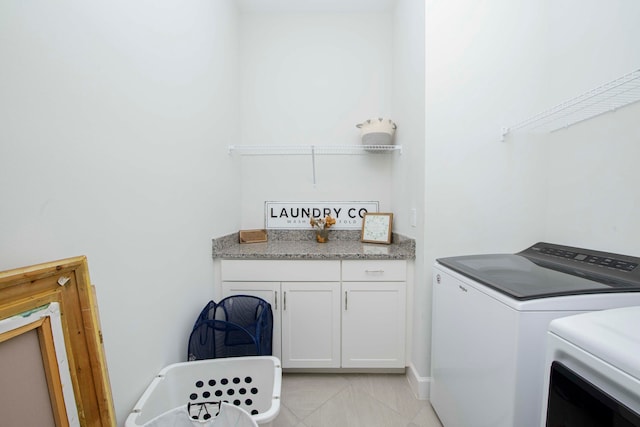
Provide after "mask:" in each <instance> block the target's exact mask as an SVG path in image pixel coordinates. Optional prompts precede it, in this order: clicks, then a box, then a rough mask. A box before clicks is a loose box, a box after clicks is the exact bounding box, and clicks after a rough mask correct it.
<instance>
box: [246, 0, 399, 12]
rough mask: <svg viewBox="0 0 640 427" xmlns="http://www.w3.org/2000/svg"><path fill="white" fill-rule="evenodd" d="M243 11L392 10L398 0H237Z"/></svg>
mask: <svg viewBox="0 0 640 427" xmlns="http://www.w3.org/2000/svg"><path fill="white" fill-rule="evenodd" d="M237 2H238V5H239V7H240V10H241V11H243V12H326V13H341V12H390V11H392V10H393V8H394V6H395V3H396V0H237Z"/></svg>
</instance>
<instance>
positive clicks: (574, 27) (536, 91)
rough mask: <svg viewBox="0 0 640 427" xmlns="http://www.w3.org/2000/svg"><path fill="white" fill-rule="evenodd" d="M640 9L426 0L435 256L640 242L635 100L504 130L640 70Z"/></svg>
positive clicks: (626, 248) (620, 0) (429, 248)
mask: <svg viewBox="0 0 640 427" xmlns="http://www.w3.org/2000/svg"><path fill="white" fill-rule="evenodd" d="M578 12H579V13H578ZM639 17H640V5H638V3H637V2H633V1H629V0H616V1H612V2H606V4H605V3H604V2H600V1H595V0H593V1H587V2H584V1H579V0H574V1H567V2H553V1H547V2H527V3H522V2H511V1H507V0H492V1H481V2H478V1H472V0H469V1H459V2H455V3H451V2H441V1H436V0H433V1H429V2H427V10H426V28H427V34H426V44H427V47H426V52H427V58H426V81H427V89H426V93H427V95H426V103H427V104H426V105H427V107H426V118H427V131H426V144H427V150H426V162H425V164H426V194H425V197H426V200H425V217H426V219H425V221H426V225H425V237H424V241H425V263H426V264H427V266H430V265H431V264H432V263H433V261H434V260H435V259H436V258H438V257H441V256H450V255H463V254H472V253H490V252H505V253H509V252H511V253H513V252H515V251H518V250H521V249H524V248H525V247H527V246H529V245H531V244H533V243H535V242H536V241H539V240H547V241H551V242H556V243H562V244H567V245H575V246H583V247H590V248H596V249H602V250H611V251H618V252H621V253H629V254H635V255H638V254H640V250H639V249H638V244H637V236H638V235H639V232H640V230H639V227H640V226H639V224H638V221H637V218H638V217H639V214H640V199H639V196H638V192H637V191H635V189H634V184H635V183H636V182H638V181H639V180H640V172H638V168H637V167H636V162H635V160H636V159H637V158H638V155H639V154H640V144H638V142H640V141H639V139H640V135H639V133H640V132H639V130H638V126H637V117H638V113H639V112H640V109H639V106H638V105H634V106H630V107H627V108H625V109H622V110H620V111H618V112H615V113H611V114H607V115H605V116H601V117H599V118H596V119H593V120H591V121H588V122H585V123H583V124H581V125H576V126H574V127H571V128H569V129H568V130H562V131H559V132H556V133H553V134H542V135H539V134H535V133H514V134H511V135H509V136H508V137H507V140H506V141H505V142H500V139H499V138H500V128H501V127H502V126H509V125H512V124H515V123H518V122H519V121H520V120H523V119H525V118H527V117H529V116H531V115H533V114H535V113H538V112H540V111H542V110H544V109H547V108H550V107H552V106H554V105H556V104H558V103H560V102H562V101H565V100H566V99H568V98H570V97H572V96H575V95H579V94H581V93H582V92H585V91H587V90H589V89H592V88H594V87H596V86H598V85H600V84H602V83H605V82H607V81H609V80H611V79H613V78H616V77H619V76H621V75H622V74H625V73H627V72H630V71H632V70H634V69H637V68H638V64H639V63H640V50H638V49H637V47H636V46H635V43H634V41H635V40H637V39H638V36H639V32H640V30H639V29H638V26H637V25H636V23H637V22H638V18H639ZM430 274H431V273H430V269H429V268H427V274H426V277H425V280H430V279H429V276H430ZM425 319H426V320H425V326H424V328H425V330H427V331H429V330H430V314H429V315H428V316H426V317H425ZM422 357H423V358H424V359H423V360H425V361H426V363H425V365H420V366H427V367H428V365H429V354H428V352H425V353H424V354H422ZM416 363H418V362H416ZM425 369H427V368H425Z"/></svg>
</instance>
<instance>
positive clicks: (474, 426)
mask: <svg viewBox="0 0 640 427" xmlns="http://www.w3.org/2000/svg"><path fill="white" fill-rule="evenodd" d="M638 265H640V258H636V257H629V256H624V255H617V254H610V253H604V252H599V251H592V250H587V249H580V248H573V247H567V246H560V245H554V244H549V243H537V244H535V245H533V246H532V247H530V248H528V249H526V250H524V251H522V252H520V253H518V254H498V255H472V256H461V257H451V258H442V259H438V260H437V262H436V264H435V267H434V284H433V333H432V347H431V348H432V366H431V372H432V384H431V396H430V400H431V403H432V405H433V407H434V409H435V411H436V413H437V414H438V416H439V417H440V420H441V421H442V424H443V425H444V427H539V426H540V423H541V418H542V416H541V414H542V412H543V404H542V402H543V388H544V378H545V348H546V335H547V329H548V326H549V323H550V322H551V321H552V320H553V319H556V318H560V317H566V316H570V315H575V314H580V313H585V312H592V311H598V310H604V309H612V308H618V307H626V306H631V305H639V306H640V268H639V267H638Z"/></svg>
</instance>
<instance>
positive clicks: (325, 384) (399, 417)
mask: <svg viewBox="0 0 640 427" xmlns="http://www.w3.org/2000/svg"><path fill="white" fill-rule="evenodd" d="M271 427H442V425H441V424H440V422H439V420H438V417H437V416H436V414H435V413H434V412H433V409H432V408H431V405H430V404H429V402H428V401H426V400H418V399H416V398H415V396H414V394H413V392H412V391H411V389H410V388H409V383H408V382H407V378H406V376H405V375H404V374H297V373H296V374H292V373H285V374H283V378H282V402H281V409H280V414H279V415H278V417H277V418H276V419H275V420H274V421H273V422H272V423H271Z"/></svg>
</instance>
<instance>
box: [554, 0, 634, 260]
mask: <svg viewBox="0 0 640 427" xmlns="http://www.w3.org/2000/svg"><path fill="white" fill-rule="evenodd" d="M578 8H579V9H580V11H581V12H580V13H579V14H576V13H575V10H577V9H578ZM552 12H553V13H551V14H550V25H549V26H548V30H549V32H550V33H551V34H552V36H553V38H554V40H556V41H557V42H556V43H554V44H552V45H550V46H549V55H550V58H551V61H550V63H549V70H548V75H549V78H548V99H549V105H556V104H558V103H560V102H562V101H564V100H566V99H569V98H571V97H574V96H577V95H580V94H582V93H584V92H586V91H588V90H591V89H593V88H595V87H598V86H600V85H602V84H604V83H606V82H609V81H611V80H613V79H616V78H618V77H620V76H622V75H624V74H626V73H629V72H631V71H634V70H637V69H638V68H640V49H638V46H637V43H635V41H636V40H638V38H639V37H640V27H639V26H638V21H639V19H640V4H639V3H638V2H635V1H629V0H615V1H610V2H606V4H605V3H602V2H599V1H594V0H591V1H586V2H585V1H577V0H575V1H569V2H560V3H557V2H556V3H553V9H552ZM568 22H570V23H571V25H567V23H568ZM638 117H640V105H638V104H635V105H632V106H629V107H625V108H622V109H620V110H618V111H616V112H612V113H607V114H605V115H602V116H600V117H597V118H595V119H592V120H590V121H587V122H583V123H581V124H578V125H575V126H572V127H570V128H568V129H563V130H559V131H557V132H554V133H553V134H551V135H550V136H549V137H548V141H547V144H548V157H547V163H546V164H545V165H543V167H544V169H545V171H546V173H547V174H548V175H549V176H552V177H556V179H554V181H553V183H550V185H549V195H548V202H547V207H548V209H547V217H546V236H545V238H546V239H547V240H549V241H555V242H561V243H564V244H567V245H573V246H578V247H591V248H595V249H600V250H605V251H612V252H618V253H623V254H624V253H626V254H633V255H636V256H640V245H639V241H638V236H640V221H638V218H640V193H639V192H638V191H637V189H636V183H638V182H640V168H638V159H639V158H640V127H639V126H638Z"/></svg>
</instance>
